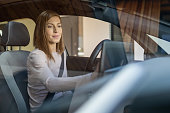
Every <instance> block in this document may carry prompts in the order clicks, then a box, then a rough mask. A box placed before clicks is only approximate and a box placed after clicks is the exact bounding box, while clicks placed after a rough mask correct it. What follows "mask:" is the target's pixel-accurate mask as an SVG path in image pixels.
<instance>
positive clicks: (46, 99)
mask: <svg viewBox="0 0 170 113" xmlns="http://www.w3.org/2000/svg"><path fill="white" fill-rule="evenodd" d="M61 56H62V59H61V65H60V71H59V74H58V77H62V75H63V71H64V53H63V54H62V55H61ZM54 94H55V93H50V92H48V95H47V96H46V98H45V100H44V103H50V102H51V101H52V99H53V97H54ZM44 103H43V104H44Z"/></svg>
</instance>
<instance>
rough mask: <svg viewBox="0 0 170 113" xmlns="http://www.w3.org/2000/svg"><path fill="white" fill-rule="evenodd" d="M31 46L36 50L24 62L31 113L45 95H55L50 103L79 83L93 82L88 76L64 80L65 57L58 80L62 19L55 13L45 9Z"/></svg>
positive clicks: (62, 45)
mask: <svg viewBox="0 0 170 113" xmlns="http://www.w3.org/2000/svg"><path fill="white" fill-rule="evenodd" d="M34 46H35V48H36V49H35V50H33V51H32V52H31V53H30V55H29V57H28V60H27V66H28V67H27V69H28V94H29V97H30V99H29V103H30V107H31V112H34V111H36V110H37V109H38V108H39V107H40V106H41V105H42V104H43V102H44V100H45V98H46V97H47V95H48V92H55V95H54V97H53V100H56V99H57V98H59V97H60V96H62V95H63V93H64V92H65V91H68V90H71V89H73V88H74V87H75V85H76V84H77V83H78V82H79V81H81V80H83V81H84V80H85V81H90V80H91V79H92V77H91V74H87V75H82V76H76V77H67V69H66V55H64V56H65V57H64V70H63V75H62V77H58V74H59V71H60V65H61V59H62V58H61V54H62V53H63V52H64V44H63V37H62V26H61V19H60V17H59V15H58V14H57V13H56V12H54V11H50V10H47V11H44V12H42V13H41V14H40V15H39V17H38V19H37V22H36V27H35V32H34ZM64 54H65V52H64Z"/></svg>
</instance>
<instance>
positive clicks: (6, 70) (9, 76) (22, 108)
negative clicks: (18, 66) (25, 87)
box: [1, 62, 27, 113]
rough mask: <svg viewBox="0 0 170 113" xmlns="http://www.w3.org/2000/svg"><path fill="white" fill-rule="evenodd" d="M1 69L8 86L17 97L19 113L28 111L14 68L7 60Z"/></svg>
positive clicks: (15, 97)
mask: <svg viewBox="0 0 170 113" xmlns="http://www.w3.org/2000/svg"><path fill="white" fill-rule="evenodd" d="M1 70H2V73H3V75H4V78H5V80H6V82H7V84H8V87H9V89H10V91H11V93H12V95H13V97H14V99H15V102H16V104H17V107H18V111H19V113H27V107H26V104H25V101H24V98H23V96H22V94H21V92H20V90H19V88H18V86H17V84H16V82H15V79H14V76H13V72H12V69H11V68H10V66H9V65H8V63H7V62H6V65H5V64H4V65H1Z"/></svg>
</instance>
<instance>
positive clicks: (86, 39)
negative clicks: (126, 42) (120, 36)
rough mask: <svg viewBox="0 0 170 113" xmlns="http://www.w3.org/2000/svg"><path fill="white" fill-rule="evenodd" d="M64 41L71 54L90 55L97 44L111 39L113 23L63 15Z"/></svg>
mask: <svg viewBox="0 0 170 113" xmlns="http://www.w3.org/2000/svg"><path fill="white" fill-rule="evenodd" d="M61 17H62V26H63V35H64V36H63V37H64V42H65V45H66V47H67V50H68V52H69V55H71V56H83V57H89V56H90V55H91V53H92V51H93V49H94V48H95V47H96V45H97V44H98V43H99V42H100V41H102V40H104V39H111V32H110V31H111V24H110V23H108V22H104V21H101V20H98V19H94V18H89V17H83V16H61Z"/></svg>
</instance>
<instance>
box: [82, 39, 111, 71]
mask: <svg viewBox="0 0 170 113" xmlns="http://www.w3.org/2000/svg"><path fill="white" fill-rule="evenodd" d="M106 41H111V40H109V39H104V40H102V41H101V42H100V43H99V44H98V45H97V46H96V47H95V49H94V50H93V51H92V53H91V55H90V57H89V59H88V62H87V65H86V67H85V72H87V71H94V70H95V61H96V58H97V56H98V54H99V52H100V51H101V50H102V48H103V43H104V42H106Z"/></svg>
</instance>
